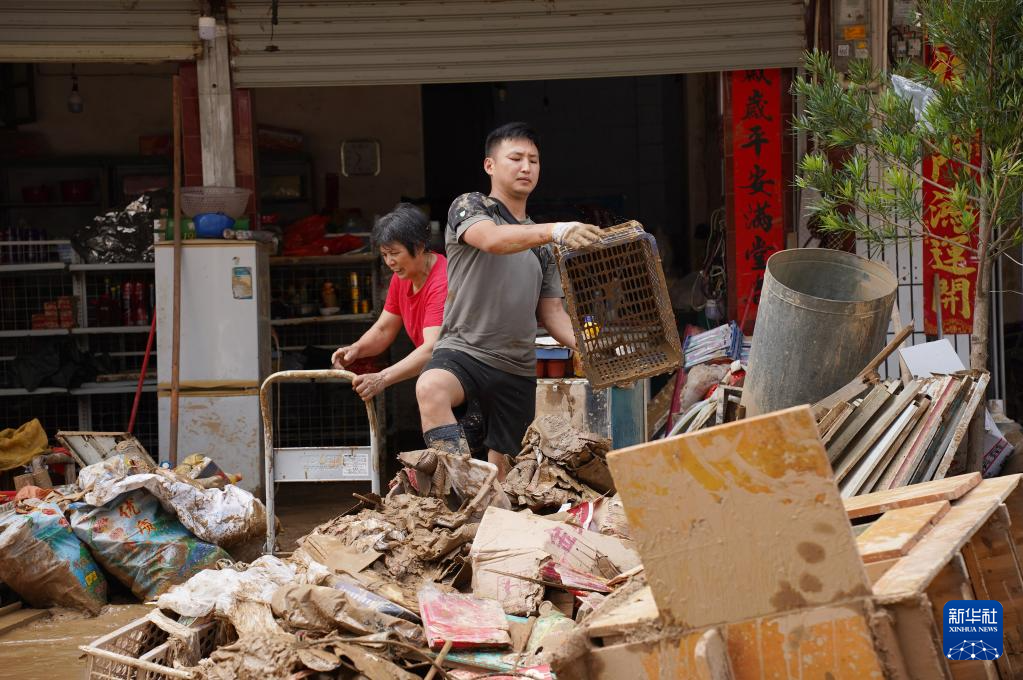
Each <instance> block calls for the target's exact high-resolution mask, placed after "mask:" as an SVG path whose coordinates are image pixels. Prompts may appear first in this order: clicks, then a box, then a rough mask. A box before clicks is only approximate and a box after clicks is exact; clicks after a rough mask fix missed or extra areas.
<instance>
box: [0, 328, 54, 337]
mask: <svg viewBox="0 0 1023 680" xmlns="http://www.w3.org/2000/svg"><path fill="white" fill-rule="evenodd" d="M69 332H70V329H67V328H41V329H37V330H28V329H26V330H13V331H0V338H31V337H43V336H47V335H67V334H68V333H69Z"/></svg>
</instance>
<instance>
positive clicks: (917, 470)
mask: <svg viewBox="0 0 1023 680" xmlns="http://www.w3.org/2000/svg"><path fill="white" fill-rule="evenodd" d="M988 380H989V375H988V374H987V373H985V372H981V371H961V372H959V373H956V374H953V375H943V376H935V377H931V378H917V379H913V380H909V381H908V382H905V383H903V382H902V381H899V380H888V381H880V380H878V381H876V382H870V381H864V382H862V383H861V386H862V388H861V390H860V394H857V395H853V396H852V397H849V396H846V397H845V398H844V399H840V400H833V403H830V404H827V405H825V406H823V407H819V408H817V409H816V411H815V412H816V416H817V428H818V430H819V432H820V436H821V441H822V442H823V443H824V445H825V447H826V448H827V452H828V460H829V461H830V462H831V465H832V467H833V468H834V471H835V481H836V482H837V483H838V486H839V489H841V492H842V496H843V497H846V498H848V497H850V496H855V495H858V494H864V493H870V492H872V491H884V490H886V489H895V488H898V487H901V486H906V485H907V484H919V483H921V482H927V481H931V480H933V479H943V478H944V477H945V476H946V475H949V474H956V473H957V472H961V471H962V470H963V469H964V463H965V448H966V441H965V440H966V432H967V429H968V428H969V425H970V421H971V420H972V419H973V417H974V414H975V413H976V412H977V408H978V406H979V405H980V403H981V400H982V399H983V397H984V390H985V388H986V387H987V384H988ZM846 394H848V392H847V393H846ZM957 454H958V455H957Z"/></svg>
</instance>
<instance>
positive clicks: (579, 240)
mask: <svg viewBox="0 0 1023 680" xmlns="http://www.w3.org/2000/svg"><path fill="white" fill-rule="evenodd" d="M551 240H552V241H554V242H555V243H557V244H558V245H559V246H565V247H566V248H583V247H585V246H588V245H590V244H593V243H596V242H597V241H599V240H600V227H596V226H594V225H592V224H584V223H582V222H557V223H555V225H554V229H552V230H551Z"/></svg>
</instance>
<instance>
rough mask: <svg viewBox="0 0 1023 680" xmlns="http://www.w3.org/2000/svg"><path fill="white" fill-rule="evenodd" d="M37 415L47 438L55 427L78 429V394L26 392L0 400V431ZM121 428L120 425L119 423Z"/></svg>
mask: <svg viewBox="0 0 1023 680" xmlns="http://www.w3.org/2000/svg"><path fill="white" fill-rule="evenodd" d="M33 418H38V419H39V422H40V423H42V426H43V429H44V430H46V434H47V435H48V436H49V437H51V438H52V437H53V435H55V434H57V432H58V431H59V430H78V429H80V428H79V426H78V425H79V420H78V397H74V396H71V395H69V394H31V393H30V394H27V395H21V396H18V397H3V398H2V401H0V430H3V429H6V428H8V427H15V428H16V427H19V426H20V425H22V424H24V423H27V422H28V421H30V420H32V419H33ZM122 429H123V426H122Z"/></svg>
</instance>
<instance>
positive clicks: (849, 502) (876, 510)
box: [844, 472, 981, 519]
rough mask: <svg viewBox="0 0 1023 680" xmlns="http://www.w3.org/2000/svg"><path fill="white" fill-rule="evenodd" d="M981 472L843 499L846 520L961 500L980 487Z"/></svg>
mask: <svg viewBox="0 0 1023 680" xmlns="http://www.w3.org/2000/svg"><path fill="white" fill-rule="evenodd" d="M980 479H981V478H980V473H979V472H971V473H970V474H966V475H959V476H958V477H949V478H947V479H939V480H936V481H933V482H927V483H925V484H914V485H913V486H904V487H902V488H901V489H891V490H888V491H878V492H876V493H868V494H865V495H863V496H854V497H853V498H846V499H845V501H844V503H845V511H846V512H847V513H848V514H849V519H856V518H857V517H869V516H871V515H880V514H881V513H884V512H888V511H889V510H894V509H896V508H906V507H909V506H911V505H922V504H924V503H933V502H934V501H954V500H956V499H957V498H962V497H963V496H964V495H965V494H966V493H967V492H968V491H969V490H970V489H972V488H974V487H975V486H977V485H978V484H980Z"/></svg>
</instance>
